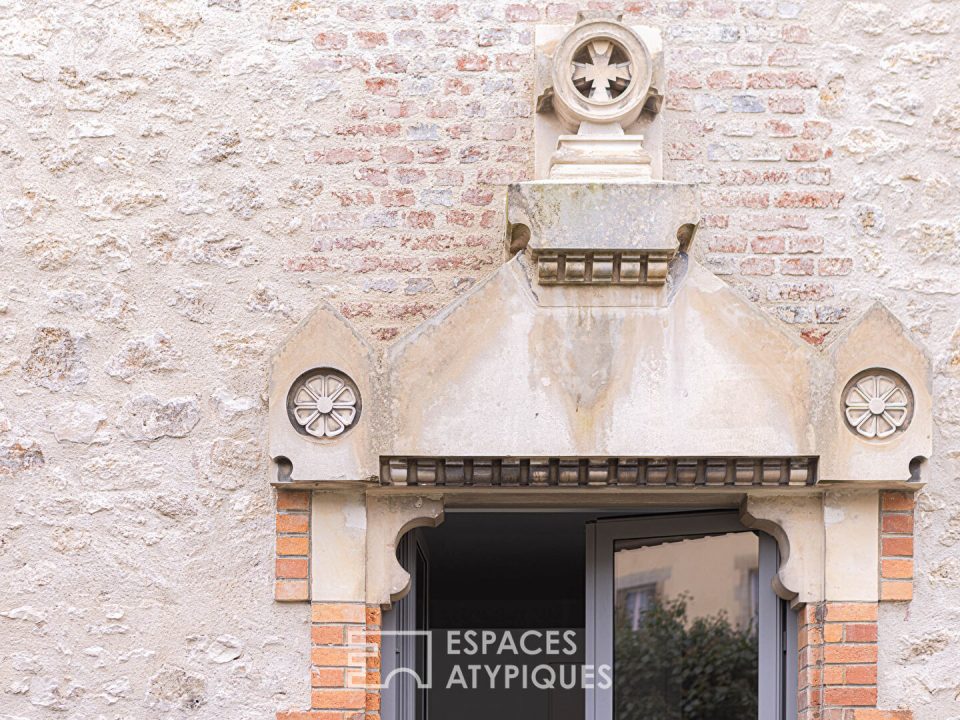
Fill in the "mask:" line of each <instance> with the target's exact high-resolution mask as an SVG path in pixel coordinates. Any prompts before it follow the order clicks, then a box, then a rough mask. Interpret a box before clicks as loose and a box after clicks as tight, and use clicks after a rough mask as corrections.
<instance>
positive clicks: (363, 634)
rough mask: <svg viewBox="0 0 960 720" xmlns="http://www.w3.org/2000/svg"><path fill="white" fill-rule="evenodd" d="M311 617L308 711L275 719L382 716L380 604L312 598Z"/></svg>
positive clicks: (368, 719)
mask: <svg viewBox="0 0 960 720" xmlns="http://www.w3.org/2000/svg"><path fill="white" fill-rule="evenodd" d="M310 619H311V626H310V646H311V650H310V666H311V671H310V685H311V693H310V710H286V711H280V712H278V713H277V720H380V693H379V691H377V690H375V689H367V688H375V687H376V686H377V685H378V684H379V681H380V620H381V615H380V608H379V607H372V606H371V607H368V606H366V605H364V604H362V603H313V604H312V606H311V612H310Z"/></svg>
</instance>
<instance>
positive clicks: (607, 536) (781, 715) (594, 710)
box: [586, 511, 797, 720]
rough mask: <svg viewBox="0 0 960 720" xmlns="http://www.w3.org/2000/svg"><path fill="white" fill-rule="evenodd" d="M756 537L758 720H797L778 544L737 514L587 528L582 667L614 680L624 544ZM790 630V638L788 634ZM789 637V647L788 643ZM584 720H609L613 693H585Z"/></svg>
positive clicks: (606, 522)
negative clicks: (617, 570) (617, 576)
mask: <svg viewBox="0 0 960 720" xmlns="http://www.w3.org/2000/svg"><path fill="white" fill-rule="evenodd" d="M732 532H754V533H755V534H756V535H757V536H758V537H759V540H760V547H759V553H760V557H759V570H758V573H759V584H760V590H759V604H760V608H759V621H758V645H759V653H760V657H759V666H758V693H757V697H758V701H757V704H758V717H759V718H763V719H764V720H768V719H770V720H772V719H774V718H777V719H780V720H787V719H788V718H790V719H792V718H795V717H796V680H797V672H796V668H797V658H796V628H797V625H796V613H795V612H793V611H792V610H790V609H789V608H788V607H787V603H785V602H784V601H783V600H781V599H780V598H779V597H777V595H776V594H775V593H774V591H773V586H772V580H773V578H774V576H775V574H776V571H777V567H778V565H779V554H778V551H777V544H776V541H775V540H774V539H773V538H772V537H770V536H769V535H767V534H765V533H760V532H756V531H754V530H750V529H749V528H746V527H745V526H744V525H743V524H742V523H741V522H740V519H739V514H738V513H737V512H735V511H716V512H687V513H665V514H659V515H647V516H633V517H623V518H611V519H598V520H595V521H593V522H590V523H587V542H586V547H587V578H586V590H587V603H586V609H587V617H586V662H587V664H588V666H593V667H594V668H599V667H601V666H602V665H609V666H610V667H611V668H613V672H614V674H615V673H616V668H615V667H614V647H613V645H614V632H613V628H614V618H613V615H614V602H615V599H616V589H615V584H614V552H615V547H616V544H617V542H618V541H623V540H680V539H686V538H697V537H707V536H710V535H722V534H726V533H732ZM791 627H792V632H791ZM791 637H793V642H792V643H791V642H790V638H791ZM586 703H587V707H586V719H587V720H613V718H614V688H613V687H612V686H611V687H610V688H608V689H601V688H599V687H597V688H592V689H591V688H588V689H587V692H586Z"/></svg>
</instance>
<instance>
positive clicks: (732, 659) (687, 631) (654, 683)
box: [614, 596, 758, 720]
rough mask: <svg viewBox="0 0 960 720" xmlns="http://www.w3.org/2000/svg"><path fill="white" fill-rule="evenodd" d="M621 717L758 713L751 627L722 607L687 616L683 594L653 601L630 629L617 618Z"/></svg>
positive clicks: (740, 719) (704, 718) (703, 719)
mask: <svg viewBox="0 0 960 720" xmlns="http://www.w3.org/2000/svg"><path fill="white" fill-rule="evenodd" d="M616 623H617V627H616V648H615V655H616V657H615V660H616V665H615V673H614V677H615V693H616V717H617V718H618V720H750V719H751V718H756V717H757V662H758V651H757V633H756V628H754V627H750V628H746V629H740V628H736V627H733V626H732V625H731V624H730V622H729V621H728V620H727V618H726V616H725V615H724V614H719V615H716V616H713V617H701V618H696V619H694V620H693V621H692V622H691V621H689V620H688V618H687V599H686V598H685V597H683V596H681V597H678V598H675V599H673V600H668V601H666V602H663V603H654V604H653V605H652V606H651V607H650V609H649V610H648V611H647V612H646V613H644V615H643V618H642V620H641V625H640V627H639V628H638V629H637V630H636V631H634V630H632V629H631V627H630V623H629V621H628V620H627V617H626V615H625V614H623V615H621V616H619V617H617V620H616Z"/></svg>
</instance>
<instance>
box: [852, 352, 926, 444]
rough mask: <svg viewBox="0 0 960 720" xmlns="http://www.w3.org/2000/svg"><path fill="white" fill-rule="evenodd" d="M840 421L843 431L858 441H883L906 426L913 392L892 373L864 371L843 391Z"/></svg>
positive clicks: (910, 415) (882, 370)
mask: <svg viewBox="0 0 960 720" xmlns="http://www.w3.org/2000/svg"><path fill="white" fill-rule="evenodd" d="M843 417H844V419H845V420H846V421H847V427H848V428H849V429H850V430H851V431H852V432H854V433H856V434H857V435H859V436H860V437H863V438H865V439H867V440H886V439H887V438H889V437H891V436H893V435H894V434H896V433H898V432H903V431H904V430H906V429H907V427H908V426H909V425H910V419H911V418H912V417H913V390H911V389H910V385H909V384H908V383H907V381H906V380H904V379H903V378H902V377H901V376H900V375H898V374H897V373H895V372H893V371H892V370H886V369H884V368H871V369H869V370H864V371H863V372H861V373H858V374H857V375H854V376H853V378H851V380H850V382H848V383H847V386H846V387H845V388H844V390H843Z"/></svg>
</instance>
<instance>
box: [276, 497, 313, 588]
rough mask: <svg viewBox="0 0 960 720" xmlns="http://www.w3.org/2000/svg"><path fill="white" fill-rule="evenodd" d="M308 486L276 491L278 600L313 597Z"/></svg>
mask: <svg viewBox="0 0 960 720" xmlns="http://www.w3.org/2000/svg"><path fill="white" fill-rule="evenodd" d="M310 497H311V493H310V491H309V490H278V491H277V518H276V522H277V545H276V547H277V554H276V562H275V575H276V581H275V583H274V592H273V596H274V598H275V599H276V600H277V601H279V602H305V601H307V600H309V599H310Z"/></svg>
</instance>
